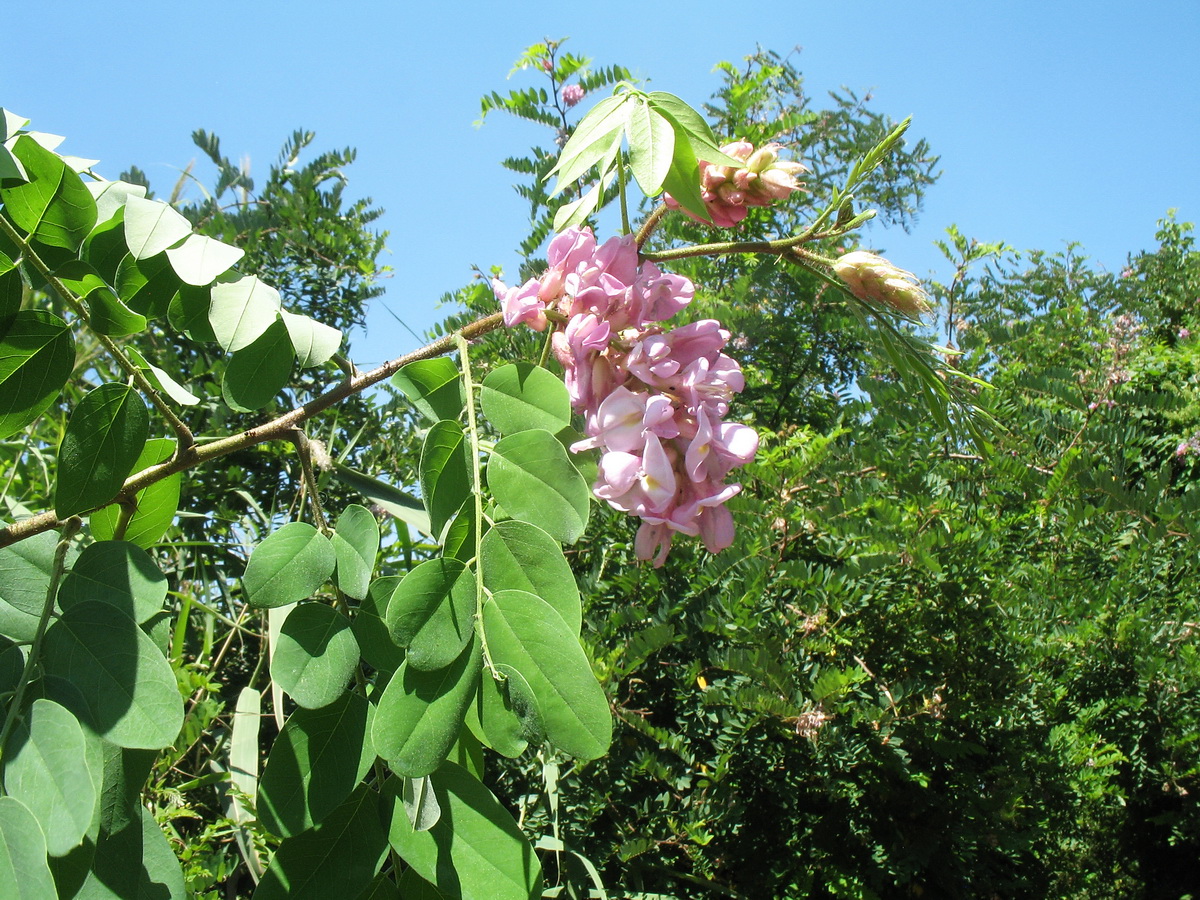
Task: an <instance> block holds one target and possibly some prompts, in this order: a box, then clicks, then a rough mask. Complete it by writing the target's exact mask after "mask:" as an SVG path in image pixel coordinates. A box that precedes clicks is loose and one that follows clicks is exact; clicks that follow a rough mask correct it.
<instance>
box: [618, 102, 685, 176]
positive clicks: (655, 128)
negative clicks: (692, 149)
mask: <svg viewBox="0 0 1200 900" xmlns="http://www.w3.org/2000/svg"><path fill="white" fill-rule="evenodd" d="M628 132H629V167H630V168H631V169H632V170H633V177H634V178H636V179H637V183H638V187H640V188H641V189H642V192H643V193H645V195H646V196H647V197H655V196H657V195H658V193H659V191H661V190H662V185H663V180H664V179H665V178H666V177H667V172H669V171H670V169H671V160H672V159H673V158H674V153H675V131H674V129H673V127H672V125H671V122H670V120H668V119H666V118H664V117H663V115H662V114H661V113H659V112H658V111H657V110H656V109H654V107H652V106H650V105H649V104H648V103H646V102H644V101H643V102H639V103H634V104H632V106H631V108H630V111H629V128H628Z"/></svg>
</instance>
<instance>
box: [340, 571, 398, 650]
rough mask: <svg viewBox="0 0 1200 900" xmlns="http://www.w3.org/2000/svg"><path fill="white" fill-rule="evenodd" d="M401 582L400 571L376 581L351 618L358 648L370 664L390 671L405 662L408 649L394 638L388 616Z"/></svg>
mask: <svg viewBox="0 0 1200 900" xmlns="http://www.w3.org/2000/svg"><path fill="white" fill-rule="evenodd" d="M399 583H400V576H399V575H384V576H383V577H382V578H376V579H375V580H374V581H372V582H371V586H370V588H368V590H367V596H366V597H364V598H363V600H362V603H360V604H359V607H358V610H357V611H356V613H355V615H354V618H353V619H352V620H351V622H350V627H351V628H353V629H354V638H355V640H357V641H358V649H359V651H360V652H361V653H362V658H363V659H364V660H365V661H366V663H367V665H369V666H372V667H373V668H376V669H379V670H381V671H383V672H389V673H390V672H394V671H396V669H398V668H400V663H402V662H404V650H403V648H402V647H400V646H399V645H398V644H397V643H396V642H395V641H394V640H392V630H391V629H390V628H388V626H387V622H386V621H385V619H384V617H385V615H386V613H387V607H388V602H389V601H390V600H391V599H392V594H393V593H394V592H395V590H396V585H398V584H399Z"/></svg>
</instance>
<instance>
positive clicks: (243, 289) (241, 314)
mask: <svg viewBox="0 0 1200 900" xmlns="http://www.w3.org/2000/svg"><path fill="white" fill-rule="evenodd" d="M210 296H211V298H212V301H211V304H210V306H209V308H208V321H209V323H210V324H211V325H212V330H213V334H214V335H216V338H217V343H218V344H220V345H221V349H222V350H224V351H225V352H226V353H232V352H234V351H235V350H241V349H242V348H243V347H249V346H250V345H251V344H253V343H254V342H255V341H256V340H258V338H259V337H260V336H261V335H262V333H263V332H264V331H266V330H267V329H268V328H270V327H271V326H272V325H274V324H275V323H276V322H277V321H279V309H280V305H281V304H280V301H279V291H277V290H275V289H274V288H273V287H270V286H269V285H267V284H265V283H264V282H262V281H259V280H258V278H256V277H255V276H253V275H244V276H242V277H241V278H239V279H238V280H237V281H230V282H220V283H218V284H214V285H213V286H212V289H211V294H210ZM286 332H287V329H286V327H285V328H284V333H285V334H286Z"/></svg>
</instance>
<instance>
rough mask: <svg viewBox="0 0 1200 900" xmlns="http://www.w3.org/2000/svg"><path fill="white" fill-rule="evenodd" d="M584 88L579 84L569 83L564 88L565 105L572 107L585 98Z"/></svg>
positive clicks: (563, 98) (563, 99)
mask: <svg viewBox="0 0 1200 900" xmlns="http://www.w3.org/2000/svg"><path fill="white" fill-rule="evenodd" d="M584 93H585V92H584V90H583V88H582V87H580V86H579V85H577V84H568V85H566V86H565V87H564V88H563V89H562V101H563V105H564V106H566V107H567V109H570V108H571V107H572V106H574V105H575V104H576V103H578V102H579V101H580V100H582V99H583V95H584Z"/></svg>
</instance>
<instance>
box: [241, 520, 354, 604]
mask: <svg viewBox="0 0 1200 900" xmlns="http://www.w3.org/2000/svg"><path fill="white" fill-rule="evenodd" d="M336 564H337V557H336V556H335V555H334V552H333V547H332V545H330V543H329V539H328V538H326V537H325V535H323V534H321V532H319V531H317V529H315V528H314V527H313V526H311V525H309V524H308V523H307V522H289V523H288V524H286V525H284V526H283V527H282V528H280V529H279V530H278V531H274V532H272V533H271V534H269V535H267V537H266V539H265V540H263V542H262V543H261V544H259V545H258V546H257V547H255V548H254V552H253V553H251V554H250V561H249V562H248V563H247V564H246V574H245V575H244V576H242V586H243V588H244V589H245V591H246V599H247V600H248V601H249V602H250V604H251V605H252V606H257V607H260V608H264V607H273V606H285V605H286V604H288V603H295V602H296V601H298V600H304V599H307V598H308V597H311V596H312V595H313V593H315V592H316V590H317V588H319V587H320V586H321V585H323V584H324V583H325V582H326V581H327V580H328V579H329V576H330V575H332V574H333V569H334V566H335V565H336Z"/></svg>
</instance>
